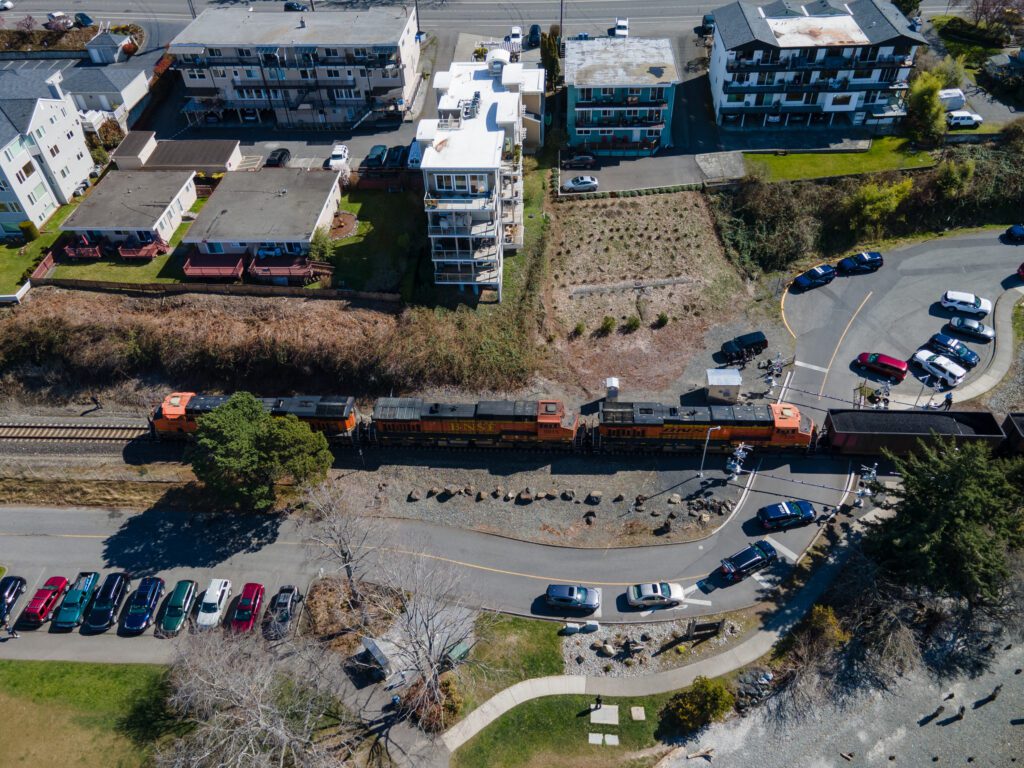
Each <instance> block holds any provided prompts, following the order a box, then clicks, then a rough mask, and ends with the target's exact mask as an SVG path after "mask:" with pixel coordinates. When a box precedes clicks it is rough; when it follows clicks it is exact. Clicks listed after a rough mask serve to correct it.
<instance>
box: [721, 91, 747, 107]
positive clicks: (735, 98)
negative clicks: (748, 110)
mask: <svg viewBox="0 0 1024 768" xmlns="http://www.w3.org/2000/svg"><path fill="white" fill-rule="evenodd" d="M745 98H746V97H745V96H744V95H743V94H742V93H729V94H726V97H725V100H726V102H728V103H729V104H739V103H740V102H742V101H744V100H745Z"/></svg>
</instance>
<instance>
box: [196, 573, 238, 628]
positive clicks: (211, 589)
mask: <svg viewBox="0 0 1024 768" xmlns="http://www.w3.org/2000/svg"><path fill="white" fill-rule="evenodd" d="M229 602H231V582H230V581H228V580H227V579H214V580H213V581H211V582H210V586H208V587H207V588H206V592H204V593H203V602H201V603H200V604H199V616H198V617H197V618H196V628H197V629H215V628H217V627H219V626H220V622H221V619H223V618H224V611H226V610H227V609H228V603H229Z"/></svg>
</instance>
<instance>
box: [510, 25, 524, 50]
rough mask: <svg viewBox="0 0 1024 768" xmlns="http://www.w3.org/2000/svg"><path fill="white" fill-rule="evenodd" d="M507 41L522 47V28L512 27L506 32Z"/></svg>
mask: <svg viewBox="0 0 1024 768" xmlns="http://www.w3.org/2000/svg"><path fill="white" fill-rule="evenodd" d="M508 41H509V42H510V43H512V44H513V45H518V46H519V47H520V48H522V47H523V28H522V27H512V31H511V32H509V33H508Z"/></svg>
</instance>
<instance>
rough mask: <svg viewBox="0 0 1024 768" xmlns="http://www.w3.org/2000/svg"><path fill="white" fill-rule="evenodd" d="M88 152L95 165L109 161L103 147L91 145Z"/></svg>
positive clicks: (108, 156)
mask: <svg viewBox="0 0 1024 768" xmlns="http://www.w3.org/2000/svg"><path fill="white" fill-rule="evenodd" d="M89 154H90V155H91V156H92V161H93V162H94V163H95V164H96V165H106V164H107V163H108V162H110V155H108V154H107V150H105V149H104V148H103V147H93V148H92V149H90V150H89Z"/></svg>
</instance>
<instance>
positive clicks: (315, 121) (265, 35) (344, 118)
mask: <svg viewBox="0 0 1024 768" xmlns="http://www.w3.org/2000/svg"><path fill="white" fill-rule="evenodd" d="M416 32H417V26H416V14H415V12H413V11H407V10H405V9H404V8H402V7H398V6H389V7H373V8H367V9H360V10H353V11H323V10H321V11H317V12H316V13H252V12H250V11H248V10H244V9H211V10H206V11H203V13H201V14H200V15H199V17H198V18H196V19H195V20H194V21H193V22H192V23H191V24H189V25H188V26H187V27H186V28H185V29H184V30H183V31H182V32H181V33H180V34H179V35H178V36H177V37H175V38H174V40H172V41H171V44H170V46H169V47H168V53H170V55H171V56H172V57H173V58H174V66H175V68H176V69H177V70H178V71H179V72H181V76H182V80H183V81H184V84H185V92H186V94H187V96H188V97H189V98H188V102H187V103H186V105H185V110H184V111H185V115H186V117H187V118H188V120H189V122H190V123H194V124H200V125H201V124H204V123H207V122H221V121H226V120H235V121H238V122H252V123H263V122H274V121H276V122H277V124H278V125H286V126H304V125H317V126H340V125H351V124H353V123H356V122H358V121H360V120H362V119H363V118H364V117H366V116H367V115H368V114H370V113H371V112H373V111H378V112H395V113H401V112H404V111H405V110H406V109H408V108H409V106H410V105H411V103H412V101H413V98H414V97H415V95H416V89H417V88H418V87H419V83H420V78H419V74H418V68H419V56H420V47H419V42H418V41H417V39H416Z"/></svg>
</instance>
